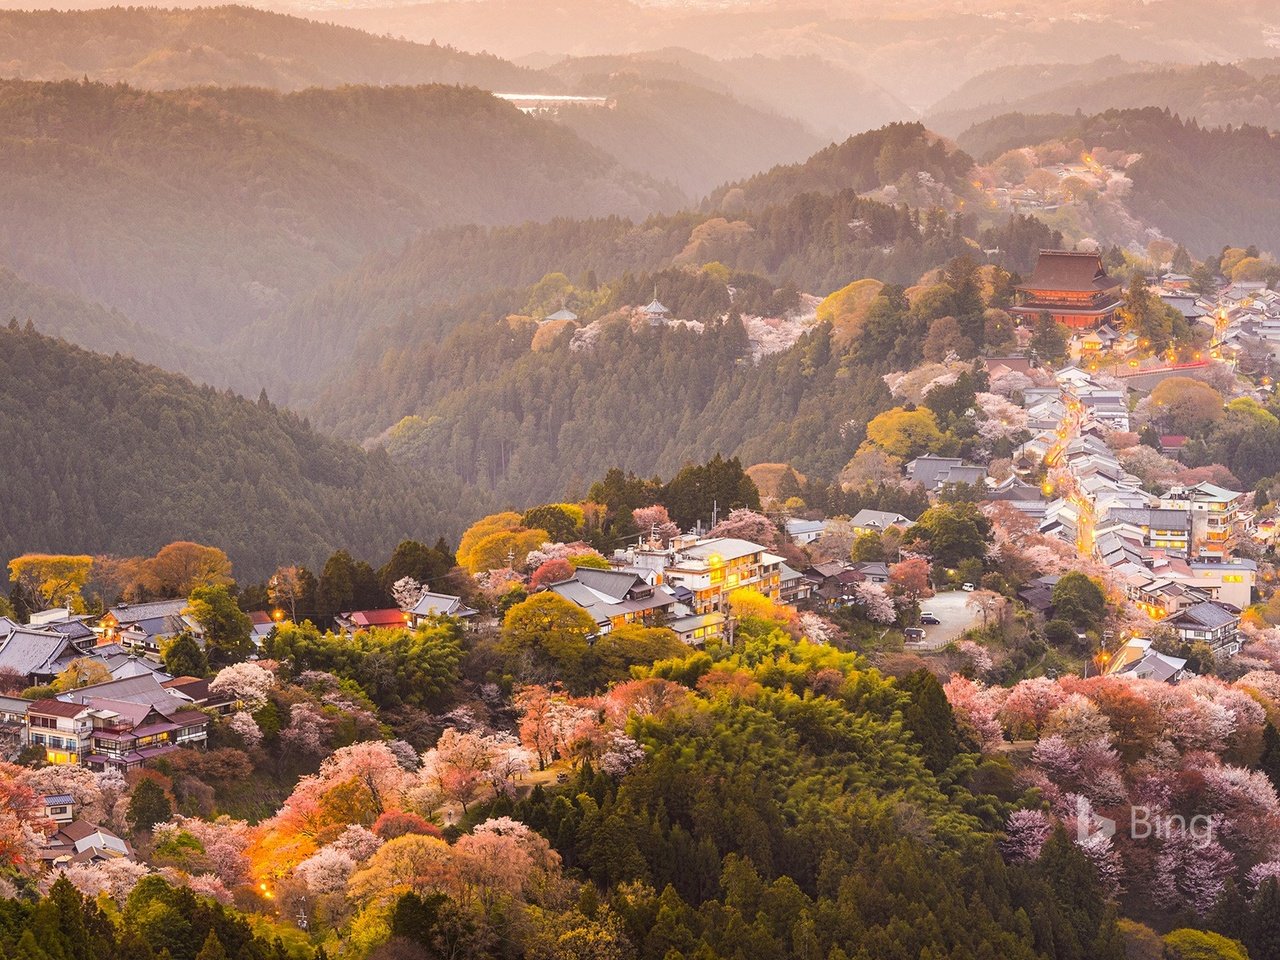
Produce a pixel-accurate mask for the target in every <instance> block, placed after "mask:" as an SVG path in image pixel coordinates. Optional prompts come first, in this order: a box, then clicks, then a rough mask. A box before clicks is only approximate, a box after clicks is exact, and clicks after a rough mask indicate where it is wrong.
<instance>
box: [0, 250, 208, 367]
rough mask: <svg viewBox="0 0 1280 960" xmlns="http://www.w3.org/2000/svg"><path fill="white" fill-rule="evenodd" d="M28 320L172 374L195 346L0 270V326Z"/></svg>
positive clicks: (51, 333)
mask: <svg viewBox="0 0 1280 960" xmlns="http://www.w3.org/2000/svg"><path fill="white" fill-rule="evenodd" d="M9 320H17V321H19V322H21V323H23V324H25V323H26V322H27V321H28V320H29V321H31V322H32V323H33V324H34V325H35V326H36V328H37V329H38V330H40V331H41V332H42V333H45V334H48V335H49V336H54V337H61V338H62V339H64V340H69V341H71V342H72V343H81V344H88V343H92V344H97V345H98V349H100V350H101V351H102V352H104V353H116V352H120V353H129V354H131V355H133V356H136V357H138V358H139V359H141V360H145V361H147V362H148V363H156V364H159V365H160V366H163V367H167V368H168V369H170V370H177V369H182V367H183V365H184V363H185V362H186V360H187V359H188V358H189V356H190V354H191V352H192V351H193V350H195V348H194V347H190V346H182V345H179V344H178V343H176V342H174V341H172V340H169V339H167V338H165V337H162V336H159V335H157V334H154V333H149V332H148V331H146V330H144V329H143V328H141V327H139V326H138V325H137V324H136V323H134V322H133V321H132V320H130V319H129V318H128V317H126V316H124V314H122V313H120V311H119V310H108V309H107V308H106V307H104V306H102V305H101V304H97V303H90V302H89V301H87V300H82V299H80V298H79V297H77V296H75V295H74V294H71V293H67V292H66V291H64V290H55V289H53V288H52V287H42V286H40V285H38V284H34V283H29V282H28V281H26V280H23V279H22V278H21V277H19V276H18V275H17V274H16V273H14V272H13V271H12V270H10V269H8V268H6V267H4V266H0V323H7V322H8V321H9Z"/></svg>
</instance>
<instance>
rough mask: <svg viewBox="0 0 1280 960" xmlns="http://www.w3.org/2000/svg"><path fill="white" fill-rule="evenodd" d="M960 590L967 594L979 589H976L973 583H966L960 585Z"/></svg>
mask: <svg viewBox="0 0 1280 960" xmlns="http://www.w3.org/2000/svg"><path fill="white" fill-rule="evenodd" d="M960 589H961V590H963V591H964V592H965V593H973V591H975V590H977V589H978V588H977V587H975V586H974V585H973V584H972V583H964V584H961V585H960Z"/></svg>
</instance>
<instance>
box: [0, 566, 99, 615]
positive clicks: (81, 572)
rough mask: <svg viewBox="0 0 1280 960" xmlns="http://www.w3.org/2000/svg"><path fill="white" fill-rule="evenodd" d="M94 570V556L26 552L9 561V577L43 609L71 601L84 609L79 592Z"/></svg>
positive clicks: (76, 607) (73, 605)
mask: <svg viewBox="0 0 1280 960" xmlns="http://www.w3.org/2000/svg"><path fill="white" fill-rule="evenodd" d="M92 569H93V557H90V556H86V555H75V556H70V555H65V554H53V553H27V554H23V555H22V556H21V557H17V558H15V559H13V560H10V561H9V579H10V580H12V581H13V582H14V583H16V584H19V585H20V586H21V587H22V588H23V589H24V590H25V591H26V592H27V594H28V595H29V596H31V597H33V598H34V599H35V600H36V602H38V603H39V604H40V605H41V608H42V609H47V608H49V607H54V606H58V605H59V604H62V603H68V602H69V603H70V604H71V605H72V607H73V608H74V609H76V610H83V609H84V598H83V596H81V593H80V591H81V590H83V589H84V585H85V582H86V581H87V580H88V579H89V571H90V570H92Z"/></svg>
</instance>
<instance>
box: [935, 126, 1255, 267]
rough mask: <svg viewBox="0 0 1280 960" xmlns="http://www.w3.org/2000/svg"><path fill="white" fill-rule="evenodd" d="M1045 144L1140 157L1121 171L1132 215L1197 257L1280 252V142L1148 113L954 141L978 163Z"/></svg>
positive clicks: (988, 129)
mask: <svg viewBox="0 0 1280 960" xmlns="http://www.w3.org/2000/svg"><path fill="white" fill-rule="evenodd" d="M1050 140H1059V141H1064V142H1066V143H1068V144H1072V145H1074V146H1075V147H1076V148H1078V149H1079V150H1080V151H1085V150H1088V149H1093V148H1096V147H1108V148H1111V149H1114V150H1122V151H1125V152H1129V153H1138V154H1141V159H1139V160H1137V161H1135V162H1134V163H1131V164H1130V165H1129V166H1128V167H1127V169H1126V171H1125V173H1126V175H1127V176H1128V177H1129V178H1130V179H1131V180H1132V181H1133V189H1132V193H1131V196H1130V197H1129V199H1128V204H1129V206H1130V208H1131V209H1132V210H1133V212H1134V213H1136V214H1137V215H1139V216H1141V217H1143V218H1144V219H1146V220H1148V221H1149V222H1150V223H1152V224H1154V225H1155V226H1157V227H1159V228H1160V230H1162V231H1163V232H1164V233H1165V234H1166V235H1168V236H1171V237H1177V238H1178V239H1179V240H1180V241H1181V242H1182V243H1185V244H1186V246H1187V247H1188V249H1190V250H1192V251H1193V252H1194V253H1196V254H1198V255H1200V256H1208V255H1210V254H1213V253H1215V252H1218V251H1220V250H1221V249H1222V248H1223V247H1224V246H1227V245H1229V244H1231V243H1232V242H1238V241H1239V240H1240V238H1241V237H1248V238H1249V239H1250V241H1251V242H1254V243H1256V244H1258V245H1259V246H1261V247H1264V248H1266V249H1276V248H1280V195H1278V194H1277V193H1276V190H1275V184H1276V183H1278V182H1280V137H1277V135H1275V134H1273V133H1270V132H1269V131H1267V130H1265V129H1263V128H1261V127H1238V128H1235V129H1229V128H1217V127H1214V128H1207V127H1201V126H1200V125H1199V124H1198V123H1196V122H1195V121H1194V120H1182V119H1179V118H1178V117H1176V116H1174V115H1173V114H1172V113H1170V112H1169V111H1167V110H1160V109H1157V108H1154V107H1148V108H1146V109H1142V110H1109V111H1107V112H1106V113H1102V114H1099V115H1097V116H1092V117H1086V116H1068V115H1063V114H1035V115H1026V114H1018V113H1013V114H1006V115H1004V116H1001V117H996V118H995V119H992V120H989V121H987V122H985V123H981V124H978V125H977V126H974V127H972V128H970V129H969V130H968V131H966V132H965V133H964V134H963V135H962V136H961V137H960V143H961V145H962V146H963V147H964V148H965V149H966V150H968V151H969V152H971V153H972V154H973V155H974V156H976V157H978V158H980V159H983V158H986V159H990V158H994V157H996V156H998V155H999V154H1001V153H1003V152H1004V151H1006V150H1010V149H1013V148H1015V147H1022V146H1034V145H1036V144H1040V143H1044V142H1046V141H1050Z"/></svg>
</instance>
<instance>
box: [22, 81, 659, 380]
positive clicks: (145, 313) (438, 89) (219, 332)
mask: <svg viewBox="0 0 1280 960" xmlns="http://www.w3.org/2000/svg"><path fill="white" fill-rule="evenodd" d="M0 171H3V173H4V176H2V177H0V206H3V208H4V210H5V216H4V218H3V219H2V220H0V262H3V263H7V264H8V265H9V266H10V267H11V268H12V269H13V270H14V271H15V272H16V273H18V274H19V275H20V276H22V277H23V278H24V279H26V280H28V281H31V282H34V283H38V284H41V285H44V286H50V287H57V288H61V289H64V290H67V291H69V292H71V293H74V294H76V295H78V296H80V297H83V298H85V299H87V300H91V301H95V302H98V303H101V304H103V305H104V306H106V307H108V308H115V309H118V310H119V311H121V312H122V313H123V314H125V315H126V316H128V317H129V318H130V319H131V320H133V321H134V322H136V323H138V324H140V325H142V326H144V327H146V328H148V329H149V330H153V331H156V332H158V333H160V334H162V335H166V336H174V337H181V338H183V339H184V340H186V341H187V342H190V343H193V344H196V345H210V344H213V343H218V342H221V341H222V340H224V339H225V338H226V337H227V336H228V335H229V334H230V333H231V332H233V331H234V330H236V329H238V328H241V327H244V326H247V325H249V324H250V323H252V322H253V321H254V320H255V319H258V318H261V317H264V316H267V315H268V314H269V313H270V312H271V311H272V310H273V309H277V308H279V307H281V306H283V305H284V304H285V303H287V302H288V301H289V300H290V299H291V298H292V297H294V296H296V295H297V294H299V293H301V292H303V291H306V290H309V289H311V288H313V287H315V286H317V285H319V284H321V283H322V282H324V281H326V280H328V279H330V278H331V277H333V276H335V275H337V274H339V273H341V272H342V271H344V270H347V269H350V268H351V267H353V266H354V265H355V264H356V263H357V262H359V260H360V259H361V258H362V257H363V256H365V255H367V254H368V253H370V252H371V251H373V250H376V249H379V248H381V247H384V246H386V245H388V244H392V243H395V242H398V241H400V240H403V239H405V238H407V237H409V236H410V235H412V234H413V233H414V232H415V231H417V230H419V229H423V228H430V227H433V226H440V225H442V224H446V223H473V222H480V223H501V222H519V221H523V220H526V219H531V218H533V219H537V218H547V217H550V216H553V215H556V214H569V215H575V216H591V215H594V214H601V213H610V212H620V213H626V214H632V215H634V214H642V213H644V212H647V211H649V210H652V209H654V208H656V207H660V206H663V205H667V204H674V203H675V202H676V200H677V194H676V192H675V191H674V189H667V188H662V187H655V186H653V185H650V184H647V183H645V182H643V181H642V180H641V178H639V177H637V176H635V175H633V174H630V173H628V172H626V171H624V170H622V169H621V168H620V167H618V165H617V164H615V163H614V162H613V161H612V160H610V159H609V158H607V157H605V156H604V155H602V154H600V153H599V152H597V151H595V150H593V149H592V148H591V147H589V146H588V145H586V144H584V143H583V142H582V141H581V140H580V139H578V138H577V137H575V136H574V135H573V134H572V133H571V132H570V131H568V130H565V129H563V128H560V127H558V126H555V125H553V124H550V123H548V122H545V121H541V120H538V119H535V118H532V117H527V116H525V115H523V114H521V113H520V112H519V111H518V110H516V109H515V108H514V107H512V106H510V105H508V104H505V103H502V102H500V101H498V100H496V99H494V98H493V97H491V96H490V95H488V94H486V93H483V92H481V91H478V90H474V89H467V88H458V87H446V86H426V87H414V88H385V89H384V88H373V87H351V88H343V89H340V90H332V91H321V90H312V91H307V92H304V93H300V94H294V95H285V94H279V93H275V92H271V91H265V90H254V89H246V88H240V89H236V90H225V91H220V90H214V89H211V88H210V89H204V90H200V91H180V92H172V93H144V92H140V91H136V90H133V89H131V88H128V87H124V86H106V85H103V84H96V83H78V82H72V81H67V82H61V83H48V84H41V83H25V82H21V81H0ZM90 345H91V346H100V345H101V346H106V344H99V343H97V342H94V343H91V344H90ZM239 359H240V360H242V361H243V360H244V359H245V358H239ZM264 382H271V381H270V380H269V379H263V378H259V379H257V380H256V381H252V384H253V386H254V388H255V389H256V387H257V385H258V384H260V383H264Z"/></svg>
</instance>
